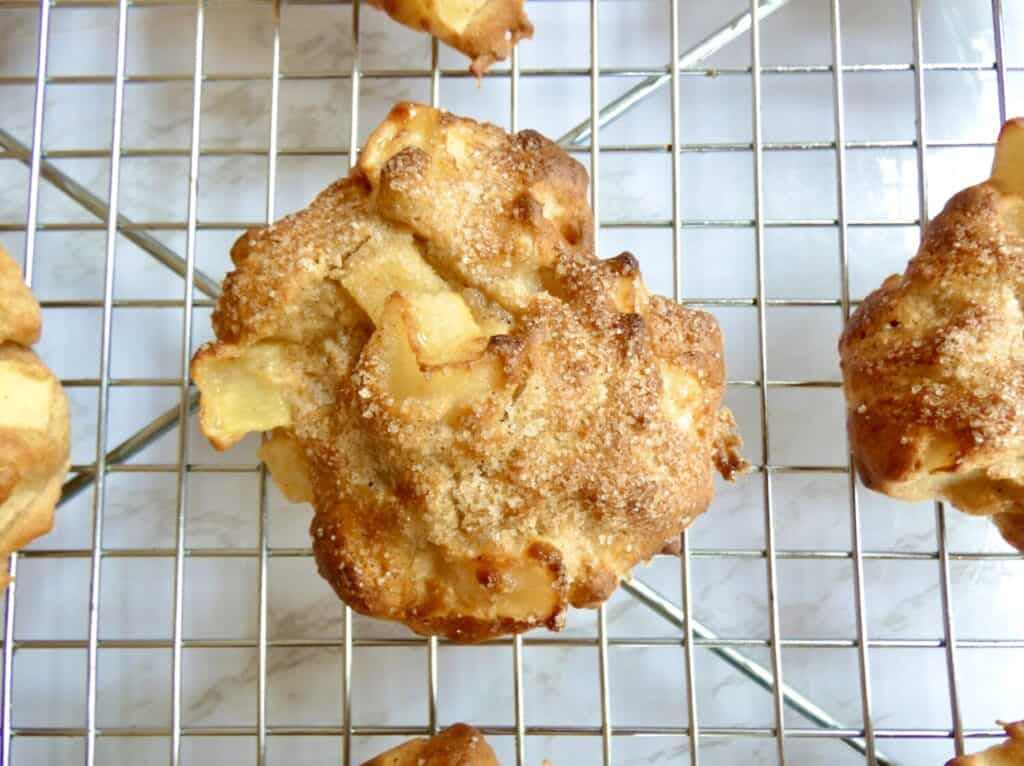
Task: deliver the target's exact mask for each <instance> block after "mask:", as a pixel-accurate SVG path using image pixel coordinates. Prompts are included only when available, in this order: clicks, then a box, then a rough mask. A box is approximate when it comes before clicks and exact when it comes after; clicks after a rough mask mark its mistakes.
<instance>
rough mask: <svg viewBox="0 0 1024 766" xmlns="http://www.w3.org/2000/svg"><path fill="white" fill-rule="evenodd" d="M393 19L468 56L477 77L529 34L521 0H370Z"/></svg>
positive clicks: (529, 24) (530, 34)
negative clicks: (425, 33)
mask: <svg viewBox="0 0 1024 766" xmlns="http://www.w3.org/2000/svg"><path fill="white" fill-rule="evenodd" d="M370 4H371V5H375V6H377V7H378V8H380V9H381V10H382V11H384V12H385V13H387V14H388V16H390V17H391V18H393V19H394V20H395V21H397V22H399V23H400V24H404V25H405V26H407V27H410V28H412V29H418V30H422V31H424V32H427V33H428V34H431V35H433V36H434V37H437V38H438V39H439V40H442V41H444V42H445V43H447V44H448V45H450V46H451V47H453V48H455V49H456V50H458V51H461V52H462V53H465V54H466V55H467V56H469V57H470V58H471V59H472V60H473V63H472V64H471V66H470V71H472V72H473V74H475V75H476V76H477V77H480V76H481V75H483V74H484V72H486V71H487V70H488V69H489V68H490V66H491V65H492V64H493V63H494V62H495V61H504V60H505V59H507V58H508V57H509V56H510V55H512V48H513V47H514V46H515V45H516V43H518V42H519V41H520V40H521V39H523V38H524V37H525V38H527V39H528V38H531V37H533V24H531V23H530V19H529V18H528V17H527V16H526V9H525V8H524V7H523V0H370Z"/></svg>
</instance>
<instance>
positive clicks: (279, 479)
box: [259, 429, 313, 503]
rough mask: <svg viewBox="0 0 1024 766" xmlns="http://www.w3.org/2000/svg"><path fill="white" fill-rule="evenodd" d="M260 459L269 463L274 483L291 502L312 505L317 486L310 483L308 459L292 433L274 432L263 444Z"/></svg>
mask: <svg viewBox="0 0 1024 766" xmlns="http://www.w3.org/2000/svg"><path fill="white" fill-rule="evenodd" d="M259 458H260V460H262V461H263V462H264V463H266V464H267V468H269V469H270V475H271V477H272V478H273V479H274V483H275V484H277V486H278V487H279V488H280V489H281V492H282V493H283V494H284V496H285V497H286V498H288V500H289V501H290V502H293V503H309V502H312V500H313V485H312V483H311V482H310V480H309V471H308V470H307V467H306V456H305V454H303V452H302V447H301V446H300V445H299V442H298V440H297V439H296V438H295V437H294V436H292V434H291V433H289V432H288V431H286V430H283V429H278V430H276V431H274V433H273V434H271V436H270V438H269V439H268V440H267V441H265V442H263V444H261V445H260V451H259Z"/></svg>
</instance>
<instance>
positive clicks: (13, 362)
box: [0, 246, 71, 587]
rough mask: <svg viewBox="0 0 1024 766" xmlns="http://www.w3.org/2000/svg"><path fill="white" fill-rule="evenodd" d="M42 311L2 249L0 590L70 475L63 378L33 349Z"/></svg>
mask: <svg viewBox="0 0 1024 766" xmlns="http://www.w3.org/2000/svg"><path fill="white" fill-rule="evenodd" d="M40 314H41V312H40V309H39V304H38V303H36V301H35V298H33V297H32V293H31V292H30V291H29V289H28V287H26V285H25V283H24V281H23V280H22V276H21V270H20V269H19V268H18V264H17V263H15V261H14V259H13V258H11V256H10V255H8V254H7V251H5V250H4V249H3V247H2V246H0V587H3V586H6V585H7V583H8V582H10V577H9V576H8V574H7V557H8V556H9V555H10V554H11V553H12V552H13V551H16V550H21V548H23V547H24V546H26V545H28V544H29V543H30V542H31V541H32V540H34V539H35V538H37V537H39V536H40V535H44V534H46V533H47V532H49V531H50V529H52V528H53V509H54V506H55V505H56V504H57V501H58V500H59V499H60V490H61V484H62V483H63V481H64V477H65V476H67V472H68V465H69V462H68V456H69V453H70V444H71V434H70V424H69V418H68V402H67V397H66V396H65V395H64V390H63V389H62V388H61V386H60V383H59V382H58V380H57V378H56V377H54V375H53V373H52V372H50V370H48V369H47V367H46V365H44V364H43V363H42V361H40V359H39V357H37V356H36V355H35V354H34V353H33V352H32V350H31V349H29V348H28V346H29V345H31V344H32V343H35V342H36V341H37V340H39V334H40V324H41V323H40Z"/></svg>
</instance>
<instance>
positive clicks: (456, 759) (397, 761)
mask: <svg viewBox="0 0 1024 766" xmlns="http://www.w3.org/2000/svg"><path fill="white" fill-rule="evenodd" d="M363 766H498V757H497V756H496V755H495V754H494V750H492V749H491V746H490V745H489V744H487V740H485V739H484V735H483V734H481V733H480V732H479V731H477V730H476V729H474V728H473V727H472V726H467V725H466V724H464V723H457V724H455V725H454V726H451V727H449V728H447V729H445V730H444V731H443V732H441V733H440V734H437V735H435V736H433V737H430V738H429V739H427V738H426V737H420V738H418V739H411V740H409V741H408V742H405V743H404V744H401V745H399V746H398V747H395V748H392V749H391V750H388V751H387V752H386V753H381V754H380V755H378V756H377V757H376V758H373V759H371V760H369V761H367V762H366V763H364V764H363Z"/></svg>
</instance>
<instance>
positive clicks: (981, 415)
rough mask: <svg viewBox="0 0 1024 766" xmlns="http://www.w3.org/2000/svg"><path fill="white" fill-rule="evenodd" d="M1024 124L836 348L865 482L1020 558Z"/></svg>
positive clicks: (1011, 128)
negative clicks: (983, 532)
mask: <svg viewBox="0 0 1024 766" xmlns="http://www.w3.org/2000/svg"><path fill="white" fill-rule="evenodd" d="M1022 289H1024V121H1022V120H1012V121H1010V122H1008V123H1007V124H1006V126H1004V128H1003V130H1002V132H1001V134H1000V139H999V144H998V147H997V150H996V162H995V166H994V168H993V174H992V177H991V178H990V179H989V180H988V181H986V182H985V183H982V184H979V185H977V186H972V187H970V188H968V189H965V190H964V191H961V192H960V193H959V194H957V195H955V196H954V197H953V198H952V199H951V200H950V201H949V202H948V203H947V204H946V207H945V209H944V210H943V211H942V213H941V214H940V215H939V216H938V217H936V218H935V220H934V221H932V222H931V223H930V225H929V226H928V229H927V231H926V233H925V236H924V240H923V241H922V243H921V247H920V249H919V250H918V253H917V255H916V256H915V257H914V258H913V259H912V260H911V261H910V264H909V265H908V267H907V270H906V271H905V272H904V274H903V275H902V276H899V275H894V276H892V277H889V279H887V280H886V281H885V283H884V284H883V285H882V287H881V288H880V289H878V290H876V291H875V292H873V293H872V294H871V295H869V296H868V297H867V299H865V301H864V302H863V303H862V304H861V305H860V307H859V308H858V309H857V311H856V312H855V313H854V315H853V316H852V317H851V319H850V322H849V323H848V325H847V327H846V329H845V331H844V332H843V335H842V338H841V339H840V342H839V353H840V357H841V360H842V368H843V381H844V387H845V392H846V402H847V429H848V431H849V435H850V443H851V446H852V449H853V454H854V458H855V461H856V465H857V470H858V472H859V473H860V476H861V479H862V480H863V481H864V483H865V484H866V485H867V486H868V487H870V488H872V489H876V490H878V491H880V492H884V493H885V494H888V495H892V496H893V497H898V498H901V499H906V500H923V499H929V498H945V499H947V500H949V501H950V502H952V503H953V505H955V506H956V507H957V508H959V509H960V510H962V511H966V512H968V513H974V514H979V515H994V514H998V515H997V516H996V519H997V523H998V526H999V527H1000V529H1001V530H1003V533H1004V536H1005V537H1006V539H1007V540H1008V541H1009V542H1010V543H1011V544H1014V545H1016V546H1017V547H1018V548H1020V549H1021V550H1024V533H1022V532H1024V530H1022V528H1021V525H1020V519H1019V518H1011V516H1016V515H1018V514H1022V513H1024V313H1022V310H1021V303H1020V298H1019V296H1020V294H1021V290H1022Z"/></svg>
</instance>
